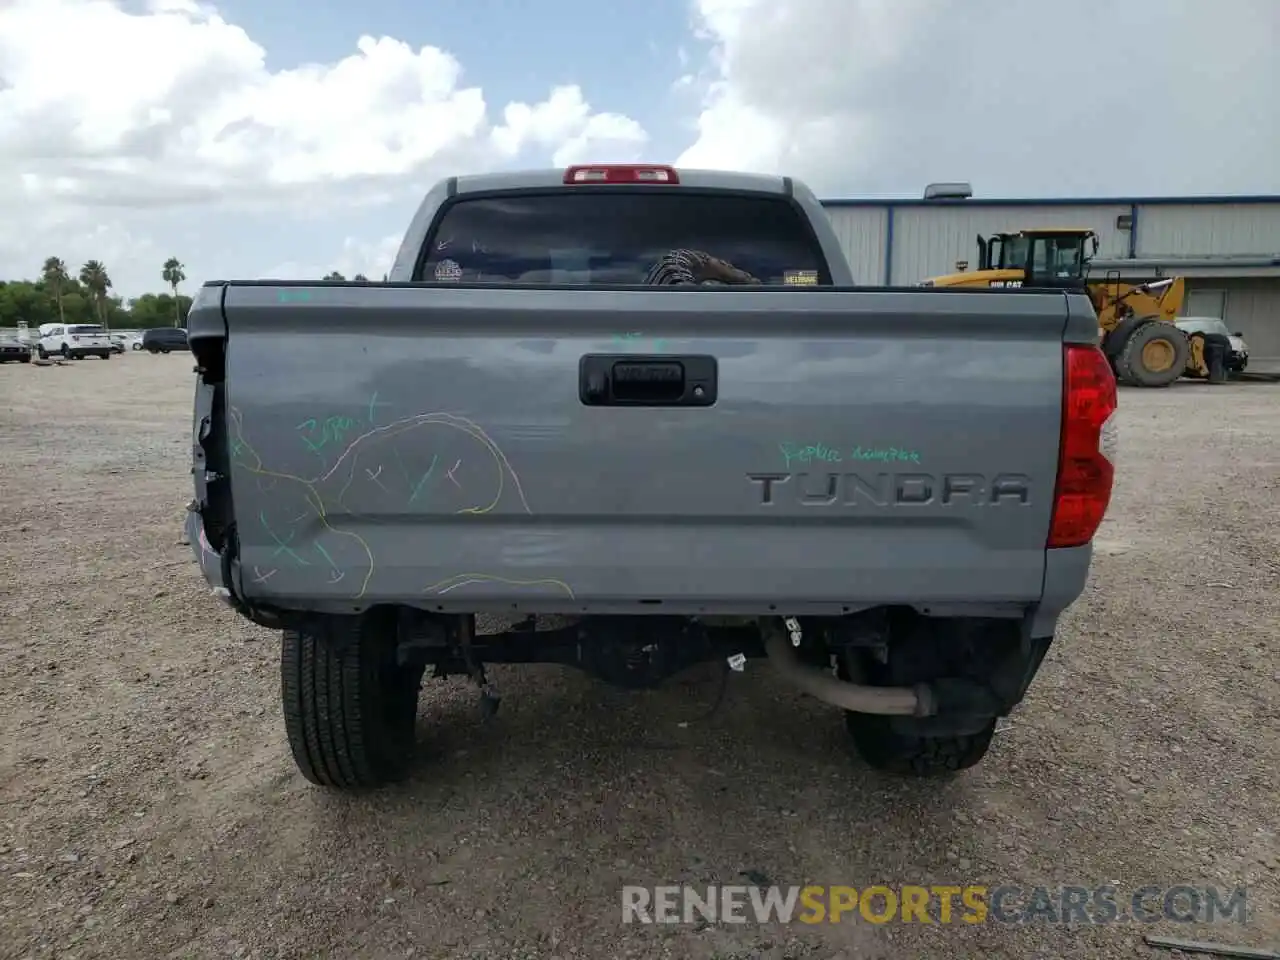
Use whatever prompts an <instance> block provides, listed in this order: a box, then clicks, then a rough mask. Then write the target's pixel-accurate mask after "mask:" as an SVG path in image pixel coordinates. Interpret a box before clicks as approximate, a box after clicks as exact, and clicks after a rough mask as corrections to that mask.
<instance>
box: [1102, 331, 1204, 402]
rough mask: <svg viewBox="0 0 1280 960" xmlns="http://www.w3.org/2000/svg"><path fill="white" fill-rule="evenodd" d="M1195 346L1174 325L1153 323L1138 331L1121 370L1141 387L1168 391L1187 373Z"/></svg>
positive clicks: (1124, 352) (1128, 343)
mask: <svg viewBox="0 0 1280 960" xmlns="http://www.w3.org/2000/svg"><path fill="white" fill-rule="evenodd" d="M1190 356H1191V345H1190V344H1189V343H1187V338H1186V335H1185V334H1183V332H1182V331H1181V330H1179V329H1178V328H1177V327H1175V326H1174V325H1173V324H1171V323H1164V322H1163V321H1160V320H1152V321H1149V322H1148V323H1145V324H1143V325H1142V326H1140V327H1138V329H1137V330H1135V331H1134V332H1133V334H1132V335H1131V336H1130V337H1129V340H1128V342H1127V343H1125V345H1124V351H1123V353H1121V355H1120V361H1119V364H1118V366H1119V368H1120V369H1121V370H1123V371H1124V373H1125V375H1126V378H1127V379H1128V380H1130V381H1132V382H1133V383H1134V384H1136V385H1137V386H1140V387H1167V386H1169V384H1171V383H1173V382H1174V381H1175V380H1177V379H1178V378H1179V377H1181V376H1182V375H1183V373H1185V372H1186V369H1187V360H1188V358H1189V357H1190Z"/></svg>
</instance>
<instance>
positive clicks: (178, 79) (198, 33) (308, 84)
mask: <svg viewBox="0 0 1280 960" xmlns="http://www.w3.org/2000/svg"><path fill="white" fill-rule="evenodd" d="M502 116H503V120H502V122H501V123H498V124H495V123H494V122H493V121H492V120H491V118H490V114H489V109H488V106H487V104H486V102H485V99H484V96H483V93H482V91H481V89H480V88H479V87H478V86H473V85H468V84H466V83H464V80H463V73H462V67H461V65H460V64H459V63H458V62H457V60H455V59H454V58H453V57H452V56H451V55H450V54H448V53H447V52H445V51H443V50H440V49H438V48H435V47H429V46H428V47H421V48H419V49H414V48H411V47H410V46H409V45H407V44H405V43H403V42H401V41H399V40H395V39H392V38H390V37H368V36H366V37H362V38H361V39H360V40H359V42H358V43H357V46H356V50H355V51H354V52H353V53H352V54H351V55H349V56H347V57H346V58H344V59H342V60H340V61H338V62H336V63H327V64H308V65H303V66H299V67H296V68H293V69H288V70H276V71H272V70H270V69H268V67H267V65H266V51H265V50H264V49H263V48H262V47H261V46H260V45H259V44H258V43H256V42H255V41H254V40H253V39H252V38H251V37H249V36H248V34H246V33H245V31H244V30H243V29H241V28H240V27H238V26H236V25H235V24H232V23H228V22H227V21H225V20H224V19H223V18H222V17H221V16H219V14H218V13H217V11H216V9H215V8H213V7H212V6H208V5H205V4H197V3H193V2H190V0H152V2H151V3H150V4H149V6H148V9H147V11H146V12H145V13H129V12H126V11H125V9H123V7H122V6H121V4H120V3H119V2H117V0H5V2H3V3H0V207H2V208H3V210H4V214H5V215H4V217H3V221H0V275H3V276H15V275H22V274H30V273H31V272H33V271H34V269H35V268H36V266H37V265H38V263H39V262H40V261H41V260H43V258H44V257H45V256H47V255H50V254H53V253H57V254H59V255H61V256H64V257H65V258H66V259H68V261H69V262H78V261H79V260H80V259H82V258H88V257H91V256H92V257H98V258H100V259H104V260H106V259H107V256H108V255H107V253H106V252H105V250H106V248H107V247H110V246H111V245H112V244H114V245H115V246H116V247H117V248H133V249H135V250H136V244H137V239H136V236H134V235H135V234H136V232H137V227H138V224H140V223H144V222H146V220H147V212H148V211H149V212H150V213H151V214H155V213H156V212H157V211H159V212H168V211H171V210H173V209H174V208H176V207H179V206H182V207H187V208H189V212H188V213H186V214H185V216H186V217H188V218H202V217H209V216H210V212H211V210H212V209H213V207H214V205H216V207H217V209H218V211H220V212H221V211H225V210H228V209H229V210H232V211H235V210H252V209H261V208H263V207H264V206H272V207H276V208H280V207H286V208H290V209H291V211H292V212H294V213H295V214H296V213H300V212H308V211H309V212H312V213H314V212H315V210H316V209H317V208H319V209H331V208H333V207H336V206H340V205H346V206H348V207H351V208H359V207H365V206H367V205H368V204H370V203H376V202H379V201H386V200H388V199H389V198H391V197H396V196H399V195H400V194H401V193H402V192H403V191H405V190H406V189H407V188H410V187H412V188H413V189H420V188H421V187H423V186H425V185H426V184H427V183H428V182H430V181H431V180H434V179H436V178H438V177H440V176H444V175H447V174H449V173H453V172H458V171H475V170H480V169H487V168H492V167H494V166H498V165H502V164H507V163H511V162H515V161H516V160H517V159H519V158H522V157H526V156H527V157H530V158H531V159H532V158H536V159H538V160H539V161H540V162H547V161H548V160H553V161H554V162H556V163H564V162H569V161H570V160H571V159H574V158H577V157H581V156H586V155H590V156H592V157H593V158H600V159H630V158H633V157H635V156H636V154H637V151H638V150H639V149H641V147H642V145H643V144H644V142H645V139H646V137H645V132H644V130H643V129H642V128H641V127H640V126H639V124H637V123H636V122H635V121H634V120H631V119H629V118H627V117H624V116H620V115H618V114H612V113H600V112H596V111H594V110H593V109H592V108H591V106H590V105H589V104H588V103H587V101H586V99H585V98H584V96H583V93H582V91H581V90H580V89H579V88H578V87H576V86H564V87H558V88H556V89H554V90H552V91H550V93H549V95H548V96H547V98H546V99H545V100H544V101H542V102H540V103H536V104H524V103H515V104H510V105H508V106H507V107H506V108H505V110H504V111H503V112H502ZM152 219H154V217H153V218H152ZM104 235H106V236H109V237H110V238H112V239H110V240H107V239H105V238H104ZM172 242H174V241H172V240H169V239H168V238H166V240H165V243H172ZM95 243H96V244H97V246H94V245H93V244H95ZM37 244H39V246H36V245H37ZM195 254H196V252H193V255H195ZM125 255H126V256H127V258H128V262H127V263H124V262H117V266H116V269H115V270H114V271H113V275H114V276H115V279H116V281H117V286H118V287H135V288H136V289H134V290H132V291H131V292H138V290H139V289H144V288H149V287H150V286H153V285H154V283H153V279H152V278H151V276H150V275H151V274H152V273H155V272H156V269H153V268H152V265H151V264H149V263H145V264H138V265H136V266H135V262H136V261H138V257H137V255H136V252H135V253H134V254H133V255H129V254H127V253H126V254H125ZM165 255H167V254H165ZM200 255H201V256H204V255H205V254H200ZM207 255H208V256H210V257H212V256H216V254H215V253H214V252H213V251H209V252H208V254H207ZM190 265H191V264H190V262H189V266H190ZM111 267H112V263H111V262H110V261H108V268H109V269H110V268H111ZM209 267H210V270H211V272H213V273H219V272H220V271H219V270H218V269H217V264H209ZM190 272H191V271H190V270H189V273H190ZM197 275H198V274H197Z"/></svg>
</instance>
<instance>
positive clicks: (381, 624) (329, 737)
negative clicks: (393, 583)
mask: <svg viewBox="0 0 1280 960" xmlns="http://www.w3.org/2000/svg"><path fill="white" fill-rule="evenodd" d="M423 672H424V670H423V668H422V667H408V666H402V665H400V664H398V663H397V662H396V629H395V618H394V617H393V616H387V615H384V614H382V613H379V612H371V613H367V614H364V615H361V616H321V617H316V618H315V619H314V620H312V621H311V623H310V624H309V625H308V626H307V627H306V628H304V629H301V630H285V631H284V632H283V644H282V647H281V657H280V691H281V699H282V703H283V707H284V723H285V731H286V733H287V734H288V738H289V748H290V750H291V751H292V753H293V759H294V762H295V763H296V764H297V766H298V769H299V770H300V771H301V773H302V775H303V776H304V777H306V778H307V779H308V780H310V781H311V782H312V783H314V784H317V785H319V786H322V787H335V788H338V789H342V790H354V789H360V788H369V787H379V786H383V785H384V784H388V783H392V782H395V781H397V780H402V779H404V777H405V776H406V775H407V774H408V772H409V769H410V767H411V765H412V762H413V756H414V746H415V745H414V726H415V724H416V722H417V713H418V689H419V686H420V685H421V683H422V675H423Z"/></svg>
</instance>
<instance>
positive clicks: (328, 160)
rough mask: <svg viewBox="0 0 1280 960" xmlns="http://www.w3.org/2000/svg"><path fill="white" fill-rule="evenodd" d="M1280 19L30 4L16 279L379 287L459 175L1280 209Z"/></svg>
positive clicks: (653, 4)
mask: <svg viewBox="0 0 1280 960" xmlns="http://www.w3.org/2000/svg"><path fill="white" fill-rule="evenodd" d="M1278 36H1280V0H1071V2H1063V0H1058V2H1050V0H1017V2H1016V3H1015V2H1010V0H224V2H221V3H218V4H217V5H208V4H197V3H195V2H193V0H0V214H2V216H0V278H12V277H21V276H32V275H34V274H35V273H36V271H37V270H38V268H39V265H40V263H41V262H42V261H43V260H44V258H45V257H47V256H50V255H57V256H61V257H63V258H64V259H65V260H67V262H68V263H69V264H73V265H78V264H79V263H81V262H83V261H84V260H86V259H88V258H91V257H95V258H98V259H101V260H103V261H104V262H105V263H106V265H107V268H108V270H109V272H110V274H111V276H112V278H113V279H114V280H115V283H116V291H117V292H118V293H121V294H123V295H125V296H134V295H137V294H138V293H141V292H143V291H145V290H148V289H158V288H159V287H160V286H161V282H160V265H161V263H162V262H163V261H164V259H165V258H166V257H168V256H170V255H176V256H178V257H179V258H181V259H182V260H183V262H184V263H185V264H186V265H187V274H188V276H189V277H190V278H191V280H190V282H189V284H188V287H191V286H193V285H194V284H195V283H196V282H199V281H201V280H206V279H220V278H236V277H241V278H248V277H263V276H273V277H300V278H303V277H318V276H320V275H322V274H324V273H325V272H327V271H328V270H331V269H337V270H340V271H342V272H344V273H346V274H347V275H351V274H353V273H355V272H358V271H359V272H365V273H367V274H370V275H373V276H380V275H381V274H382V273H383V272H384V271H385V270H386V269H387V268H388V266H389V265H390V261H391V257H392V254H393V253H394V250H395V246H396V243H397V241H398V235H399V232H400V230H401V229H402V228H403V226H404V225H405V224H406V223H407V221H408V218H409V216H410V214H411V212H412V210H413V208H414V206H415V205H416V203H417V200H418V198H419V196H420V194H421V193H422V191H423V190H425V189H426V187H427V186H428V185H429V184H430V183H431V182H433V181H435V180H436V179H438V178H440V177H442V176H447V175H450V174H454V173H465V172H469V171H476V170H480V169H492V168H499V167H520V166H545V165H548V164H554V165H563V164H567V163H570V162H574V161H580V160H598V161H604V160H629V159H646V160H653V161H668V162H676V163H679V164H685V165H689V166H705V167H724V168H735V169H746V170H758V171H769V172H773V171H783V172H787V173H791V174H793V175H795V176H798V177H800V178H802V179H805V180H807V181H808V182H809V183H810V184H811V185H812V186H813V187H814V188H815V189H816V190H817V191H818V192H819V193H820V194H821V195H823V196H827V197H835V196H867V195H874V196H892V195H897V196H919V193H920V190H921V189H922V188H923V186H924V185H925V184H926V183H927V182H929V181H932V180H949V179H950V180H954V179H965V180H968V181H970V182H971V183H973V185H974V187H975V190H976V192H977V193H978V194H980V195H984V196H1037V195H1075V196H1084V195H1093V196H1099V195H1107V196H1110V195H1148V196H1149V195H1159V194H1197V193H1198V194H1210V193H1212V194H1223V193H1280V57H1277V56H1276V55H1275V39H1276V37H1278Z"/></svg>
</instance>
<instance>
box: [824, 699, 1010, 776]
mask: <svg viewBox="0 0 1280 960" xmlns="http://www.w3.org/2000/svg"><path fill="white" fill-rule="evenodd" d="M844 722H845V726H846V727H847V728H848V730H849V734H850V735H851V736H852V737H853V743H854V746H855V747H856V748H857V750H858V753H859V754H860V755H861V757H862V759H863V760H865V761H867V764H868V765H869V766H871V767H874V768H875V769H876V770H883V771H884V772H886V773H896V774H902V775H907V776H914V777H939V776H946V775H948V774H951V773H957V772H958V771H960V770H966V769H968V768H969V767H972V766H974V765H976V764H977V763H978V762H979V761H981V760H982V758H983V757H985V756H986V755H987V750H988V748H989V747H990V746H991V738H992V736H993V735H994V734H995V732H996V722H995V720H994V719H993V720H992V721H991V722H990V723H989V724H987V726H986V727H984V728H983V729H981V730H979V731H978V732H977V733H973V734H967V735H962V736H949V737H923V736H909V735H906V734H901V733H898V732H896V731H894V730H893V728H892V719H891V718H890V717H878V716H872V715H871V714H868V713H846V714H845V715H844Z"/></svg>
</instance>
